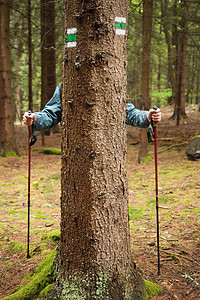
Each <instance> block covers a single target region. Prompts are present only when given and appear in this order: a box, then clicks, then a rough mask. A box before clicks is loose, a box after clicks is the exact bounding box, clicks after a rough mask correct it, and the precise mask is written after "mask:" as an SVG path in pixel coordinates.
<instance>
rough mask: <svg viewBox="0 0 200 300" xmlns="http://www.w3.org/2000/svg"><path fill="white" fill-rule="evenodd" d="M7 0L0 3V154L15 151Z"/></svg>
mask: <svg viewBox="0 0 200 300" xmlns="http://www.w3.org/2000/svg"><path fill="white" fill-rule="evenodd" d="M9 21H10V6H9V0H2V1H1V5H0V45H1V46H0V155H6V153H7V151H9V150H14V151H16V140H15V130H14V100H13V97H12V89H11V62H10V30H9Z"/></svg>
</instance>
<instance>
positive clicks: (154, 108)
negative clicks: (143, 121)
mask: <svg viewBox="0 0 200 300" xmlns="http://www.w3.org/2000/svg"><path fill="white" fill-rule="evenodd" d="M157 109H158V107H157V106H156V105H154V106H153V110H157ZM156 126H157V122H154V121H153V127H156Z"/></svg>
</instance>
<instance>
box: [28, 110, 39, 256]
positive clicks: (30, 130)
mask: <svg viewBox="0 0 200 300" xmlns="http://www.w3.org/2000/svg"><path fill="white" fill-rule="evenodd" d="M31 114H32V112H31V110H29V111H28V115H29V116H30V115H31ZM36 141H37V137H36V135H35V131H34V124H32V126H31V125H30V126H28V230H27V256H26V257H27V258H30V253H29V242H30V204H31V201H30V199H31V146H32V145H33V144H35V142H36Z"/></svg>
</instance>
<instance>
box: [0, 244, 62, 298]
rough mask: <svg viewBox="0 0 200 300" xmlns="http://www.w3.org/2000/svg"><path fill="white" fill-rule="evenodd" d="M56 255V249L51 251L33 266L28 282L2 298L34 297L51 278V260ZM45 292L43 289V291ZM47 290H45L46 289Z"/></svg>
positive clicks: (49, 282) (47, 284) (50, 281)
mask: <svg viewBox="0 0 200 300" xmlns="http://www.w3.org/2000/svg"><path fill="white" fill-rule="evenodd" d="M55 255H56V249H55V250H54V251H52V252H51V253H50V254H49V255H48V256H47V257H45V258H44V259H43V260H42V262H41V263H40V264H39V265H38V266H37V267H36V268H35V271H34V273H32V276H31V277H30V282H29V283H28V284H27V285H26V286H24V287H20V289H19V290H18V291H17V292H16V293H14V294H12V295H10V296H8V297H5V298H3V299H4V300H25V299H29V300H31V299H34V298H35V297H37V296H38V295H39V294H40V292H41V291H42V290H44V289H45V288H46V287H47V286H49V284H51V283H52V280H53V268H52V267H53V262H54V258H55ZM44 292H45V291H44ZM46 292H47V291H46Z"/></svg>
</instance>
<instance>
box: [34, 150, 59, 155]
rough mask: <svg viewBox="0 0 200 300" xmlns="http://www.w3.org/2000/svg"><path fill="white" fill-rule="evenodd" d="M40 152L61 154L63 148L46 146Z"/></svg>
mask: <svg viewBox="0 0 200 300" xmlns="http://www.w3.org/2000/svg"><path fill="white" fill-rule="evenodd" d="M38 152H39V153H44V154H54V155H61V149H58V148H45V149H43V150H41V151H38Z"/></svg>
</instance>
